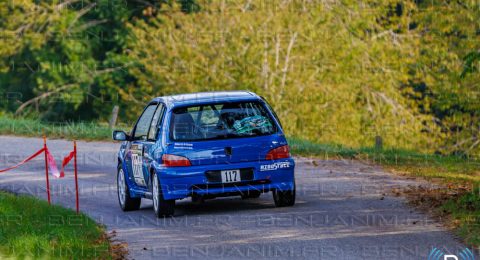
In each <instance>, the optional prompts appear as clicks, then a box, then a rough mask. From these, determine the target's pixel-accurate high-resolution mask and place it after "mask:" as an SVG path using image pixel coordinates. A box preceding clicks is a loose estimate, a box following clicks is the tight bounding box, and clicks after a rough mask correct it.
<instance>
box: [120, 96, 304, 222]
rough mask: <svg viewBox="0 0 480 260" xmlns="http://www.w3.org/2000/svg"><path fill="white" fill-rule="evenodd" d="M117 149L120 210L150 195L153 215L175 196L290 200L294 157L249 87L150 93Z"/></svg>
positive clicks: (169, 210)
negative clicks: (265, 195) (268, 194)
mask: <svg viewBox="0 0 480 260" xmlns="http://www.w3.org/2000/svg"><path fill="white" fill-rule="evenodd" d="M113 139H114V140H117V141H123V143H122V145H121V146H120V151H119V153H118V173H117V189H118V200H119V203H120V207H121V208H122V210H124V211H129V210H136V209H139V207H140V202H141V198H147V199H152V200H153V208H154V211H155V214H156V215H157V216H158V217H161V216H171V215H173V213H174V207H175V200H179V199H184V198H187V197H191V198H192V200H193V201H203V200H204V199H210V198H215V197H222V196H242V197H243V198H258V197H259V196H260V194H261V193H265V192H269V191H272V193H273V200H274V202H275V205H276V206H278V207H282V206H293V205H294V204H295V179H294V168H295V162H294V160H293V158H292V157H291V155H290V152H289V147H288V144H287V140H286V139H285V135H284V133H283V130H282V127H281V125H280V121H279V120H278V117H277V116H276V114H275V112H274V111H273V110H272V108H271V107H270V106H269V105H268V103H267V102H266V101H265V100H264V99H263V98H262V97H259V96H257V95H256V94H254V93H252V92H246V91H235V92H208V93H194V94H184V95H175V96H166V97H157V98H154V99H153V100H152V101H150V102H149V103H148V105H147V106H146V107H145V109H144V110H143V113H142V115H141V116H140V118H138V120H137V122H136V124H135V126H134V127H133V129H132V131H131V132H130V134H127V133H125V132H123V131H114V132H113Z"/></svg>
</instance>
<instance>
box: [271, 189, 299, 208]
mask: <svg viewBox="0 0 480 260" xmlns="http://www.w3.org/2000/svg"><path fill="white" fill-rule="evenodd" d="M273 201H274V202H275V206H276V207H289V206H293V205H295V184H293V190H285V191H282V190H274V191H273Z"/></svg>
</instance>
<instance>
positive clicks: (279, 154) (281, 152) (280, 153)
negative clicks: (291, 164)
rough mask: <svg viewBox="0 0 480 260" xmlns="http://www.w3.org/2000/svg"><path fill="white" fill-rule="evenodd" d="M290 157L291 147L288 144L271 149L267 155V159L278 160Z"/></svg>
mask: <svg viewBox="0 0 480 260" xmlns="http://www.w3.org/2000/svg"><path fill="white" fill-rule="evenodd" d="M289 157H290V148H289V147H288V145H284V146H280V147H277V148H275V149H272V150H270V151H269V152H268V153H267V156H265V159H266V160H277V159H283V158H289Z"/></svg>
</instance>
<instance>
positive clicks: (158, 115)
mask: <svg viewBox="0 0 480 260" xmlns="http://www.w3.org/2000/svg"><path fill="white" fill-rule="evenodd" d="M164 111H165V107H164V106H163V105H162V104H160V105H159V106H158V107H157V110H156V111H155V114H154V115H153V119H152V123H151V124H150V131H149V132H148V140H155V139H156V137H157V132H158V124H159V123H160V122H162V118H163V114H164V113H163V112H164Z"/></svg>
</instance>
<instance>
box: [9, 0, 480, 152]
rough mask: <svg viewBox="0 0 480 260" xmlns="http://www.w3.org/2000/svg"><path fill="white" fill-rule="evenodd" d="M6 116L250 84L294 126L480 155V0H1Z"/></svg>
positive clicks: (124, 111) (105, 113)
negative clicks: (377, 137)
mask: <svg viewBox="0 0 480 260" xmlns="http://www.w3.org/2000/svg"><path fill="white" fill-rule="evenodd" d="M0 28H1V31H0V32H1V36H0V95H1V99H0V100H1V101H0V116H1V117H3V118H11V119H12V120H13V118H14V117H16V118H34V119H38V120H42V121H45V122H65V121H74V122H78V121H93V122H107V121H108V120H109V117H110V114H111V111H112V108H113V107H114V106H115V105H119V106H120V116H119V119H120V120H121V121H122V122H123V123H129V124H130V123H131V122H132V121H133V120H134V119H135V118H136V117H137V116H138V114H139V113H140V112H141V109H142V108H143V106H144V105H145V102H147V101H148V100H150V99H151V98H152V97H154V96H162V95H169V94H175V93H185V92H196V91H211V90H240V89H243V90H251V91H254V92H256V93H258V94H260V95H262V96H264V97H265V98H266V99H267V100H269V102H270V103H271V105H272V106H273V107H274V108H275V110H276V112H277V114H278V115H279V117H280V118H281V120H282V123H283V125H284V128H285V130H286V132H287V134H288V135H289V136H296V137H300V138H303V139H307V140H310V141H314V142H318V143H333V144H342V145H346V146H351V147H361V146H371V145H372V144H373V140H374V137H375V136H381V137H382V138H383V142H384V145H385V146H386V147H395V148H403V149H413V150H418V151H422V152H435V153H440V154H462V155H477V156H478V155H480V103H479V101H478V100H479V98H480V71H479V69H480V2H478V1H447V0H444V1H440V0H416V1H399V0H395V1H394V0H383V1H373V0H366V1H356V0H259V1H256V0H242V1H239V0H197V1H194V0H183V1H182V0H179V1H173V0H171V1H169V0H157V1H154V0H149V1H147V0H105V1H102V0H97V1H93V0H92V1H88V0H66V1H55V0H49V1H48V0H47V1H34V0H21V1H17V0H3V1H1V2H0Z"/></svg>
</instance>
